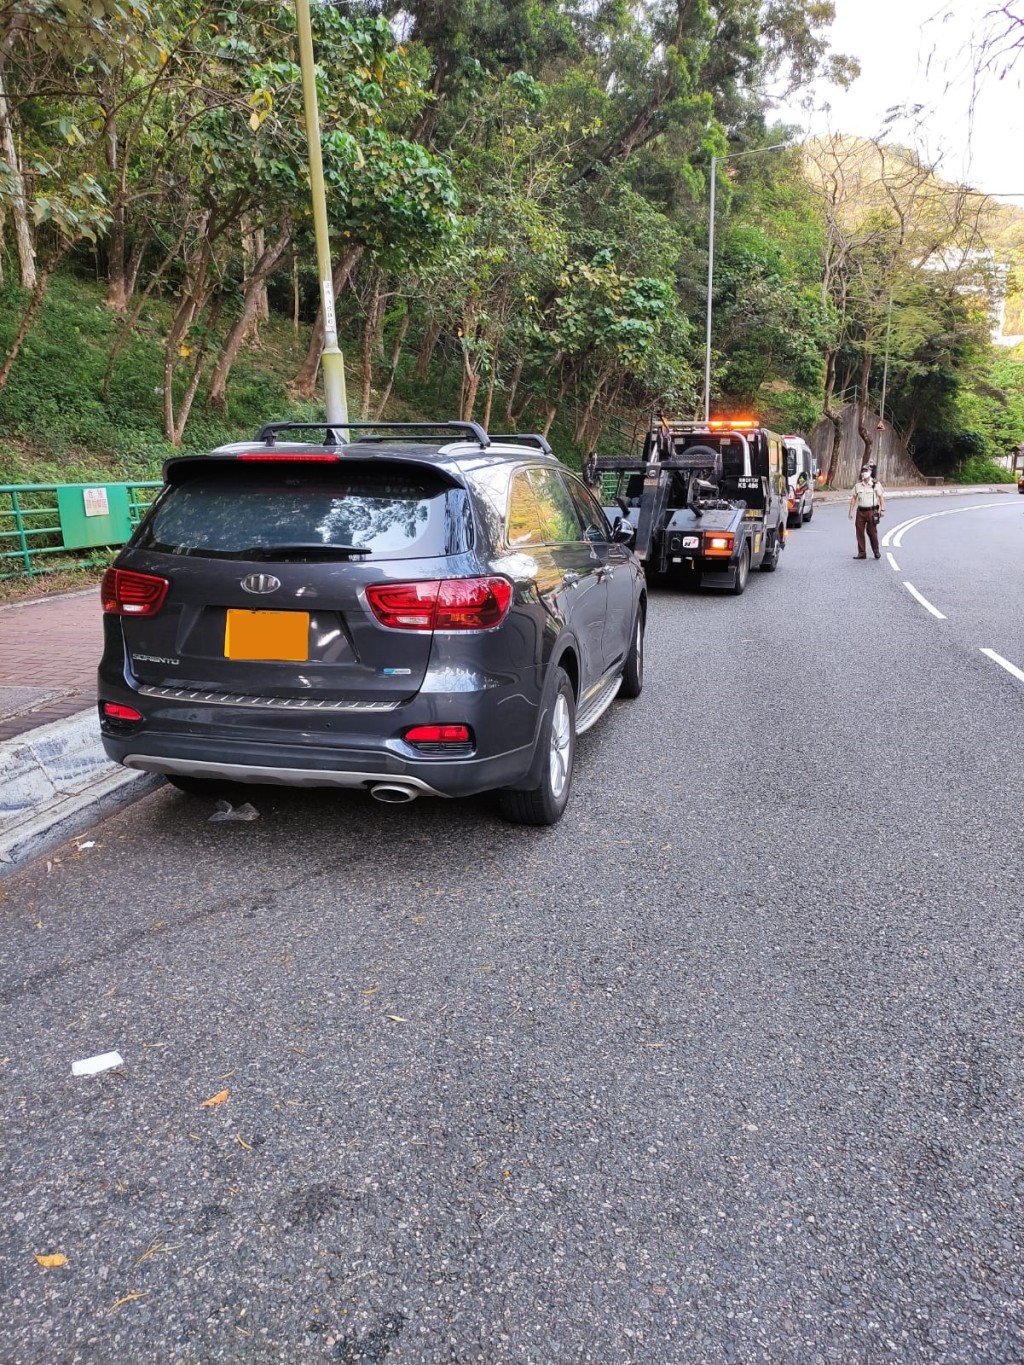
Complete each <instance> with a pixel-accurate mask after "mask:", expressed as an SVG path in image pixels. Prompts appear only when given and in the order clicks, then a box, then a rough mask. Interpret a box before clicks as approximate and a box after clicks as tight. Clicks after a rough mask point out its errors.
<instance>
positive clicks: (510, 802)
mask: <svg viewBox="0 0 1024 1365" xmlns="http://www.w3.org/2000/svg"><path fill="white" fill-rule="evenodd" d="M554 686H555V697H554V701H553V702H552V705H551V709H550V711H549V712H548V714H547V718H546V719H545V721H544V724H543V725H542V726H541V732H540V738H539V740H538V744H539V745H540V748H541V752H542V755H543V758H542V763H541V776H540V782H539V784H538V785H537V786H536V787H534V788H533V789H532V790H531V791H519V792H517V791H503V792H500V793H499V799H500V801H501V811H502V814H503V815H504V817H505V819H506V820H509V821H511V822H512V824H514V825H557V824H558V822H559V820H561V818H562V812H563V811H564V810H565V808H566V806H567V805H568V804H569V792H570V791H571V790H572V775H573V770H574V768H575V766H576V699H575V697H574V696H573V691H572V683H571V682H570V681H569V679H568V676H567V675H566V673H565V670H564V669H561V668H559V669H558V670H557V671H556V673H555V678H554Z"/></svg>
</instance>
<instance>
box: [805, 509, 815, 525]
mask: <svg viewBox="0 0 1024 1365" xmlns="http://www.w3.org/2000/svg"><path fill="white" fill-rule="evenodd" d="M813 516H814V508H813V507H812V508H811V510H810V511H809V512H805V513H804V523H805V524H806V523H807V522H809V521H810V519H811V517H813Z"/></svg>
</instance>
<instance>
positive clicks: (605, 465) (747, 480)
mask: <svg viewBox="0 0 1024 1365" xmlns="http://www.w3.org/2000/svg"><path fill="white" fill-rule="evenodd" d="M594 477H595V478H596V479H597V480H598V481H599V482H600V486H601V490H602V493H603V495H604V496H603V497H602V501H603V502H605V503H606V504H607V506H606V512H607V513H608V515H609V516H610V517H611V518H612V520H613V521H614V520H617V519H618V520H628V521H629V522H630V524H631V525H632V526H633V527H634V528H635V549H636V552H637V554H638V555H639V556H640V557H641V559H643V560H644V562H645V564H646V567H647V569H648V572H650V573H662V574H670V575H671V574H678V575H686V576H689V577H690V578H691V581H699V582H700V583H702V584H708V585H717V586H720V587H725V588H728V589H730V590H731V591H732V592H733V593H736V594H738V593H741V592H742V591H743V589H744V587H745V586H746V580H747V575H748V573H749V571H750V569H752V568H760V569H763V570H764V571H766V572H771V571H772V570H773V569H774V568H775V567H776V566H777V564H778V561H779V554H780V553H781V551H782V548H783V546H784V544H785V539H786V519H787V514H788V486H787V482H786V473H785V456H784V452H783V447H782V438H781V437H780V436H777V435H776V434H775V433H774V432H771V431H769V430H768V429H767V428H766V427H763V426H761V424H760V423H759V422H758V421H757V420H756V419H752V418H742V419H712V420H711V421H710V422H682V421H675V420H670V419H669V418H666V417H664V416H658V417H656V418H655V420H654V422H653V423H652V425H651V429H650V431H649V432H648V433H647V435H646V437H645V439H644V445H643V451H642V453H641V456H640V458H639V459H636V458H633V459H601V460H598V461H596V462H595V465H594ZM694 576H696V578H695V577H694Z"/></svg>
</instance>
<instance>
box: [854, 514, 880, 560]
mask: <svg viewBox="0 0 1024 1365" xmlns="http://www.w3.org/2000/svg"><path fill="white" fill-rule="evenodd" d="M856 529H857V554H858V555H859V556H860V557H861V559H864V558H866V556H865V553H864V532H865V531H867V533H868V540H870V541H871V549H872V551H873V552H874V556H875V558H876V559H877V558H878V557H879V555H880V554H881V551H880V550H879V548H878V527H877V526H876V525H875V508H874V507H858V508H857V523H856Z"/></svg>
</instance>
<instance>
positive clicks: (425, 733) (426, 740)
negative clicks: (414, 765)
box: [402, 725, 476, 757]
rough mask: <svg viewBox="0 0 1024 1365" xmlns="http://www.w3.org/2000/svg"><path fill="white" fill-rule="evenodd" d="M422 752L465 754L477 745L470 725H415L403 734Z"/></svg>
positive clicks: (406, 739) (450, 754) (406, 740)
mask: <svg viewBox="0 0 1024 1365" xmlns="http://www.w3.org/2000/svg"><path fill="white" fill-rule="evenodd" d="M402 738H403V739H404V740H405V742H406V744H411V745H412V747H413V748H414V749H418V750H419V751H420V753H421V754H448V755H449V756H459V757H461V756H465V755H466V754H471V753H472V752H473V750H474V748H475V747H476V742H475V740H474V739H473V731H472V730H471V729H470V728H469V726H468V725H413V726H411V727H410V728H409V729H408V730H406V731H405V733H404V734H403V735H402Z"/></svg>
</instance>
